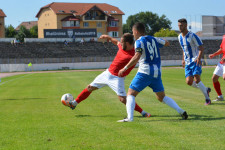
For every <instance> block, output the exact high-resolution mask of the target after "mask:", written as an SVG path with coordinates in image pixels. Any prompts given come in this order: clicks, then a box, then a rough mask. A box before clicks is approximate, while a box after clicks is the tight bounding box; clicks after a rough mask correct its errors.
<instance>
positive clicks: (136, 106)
mask: <svg viewBox="0 0 225 150" xmlns="http://www.w3.org/2000/svg"><path fill="white" fill-rule="evenodd" d="M134 110H136V111H138V112H139V113H141V112H142V111H143V109H142V108H141V107H140V106H139V105H138V104H137V103H136V104H135V108H134Z"/></svg>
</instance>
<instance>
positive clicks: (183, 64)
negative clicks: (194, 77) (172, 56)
mask: <svg viewBox="0 0 225 150" xmlns="http://www.w3.org/2000/svg"><path fill="white" fill-rule="evenodd" d="M182 67H183V68H184V67H185V60H184V52H183V58H182Z"/></svg>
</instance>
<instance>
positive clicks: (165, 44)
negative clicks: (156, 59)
mask: <svg viewBox="0 0 225 150" xmlns="http://www.w3.org/2000/svg"><path fill="white" fill-rule="evenodd" d="M155 39H156V41H157V42H158V44H159V48H161V47H163V46H170V42H168V41H167V40H164V39H160V38H156V37H155Z"/></svg>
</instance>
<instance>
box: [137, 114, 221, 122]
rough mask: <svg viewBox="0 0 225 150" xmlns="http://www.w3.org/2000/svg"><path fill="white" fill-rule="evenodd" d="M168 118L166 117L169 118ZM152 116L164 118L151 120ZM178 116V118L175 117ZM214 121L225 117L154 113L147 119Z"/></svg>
mask: <svg viewBox="0 0 225 150" xmlns="http://www.w3.org/2000/svg"><path fill="white" fill-rule="evenodd" d="M167 117H168V119H165V118H167ZM137 118H143V117H141V116H138V117H137ZM151 118H163V119H161V120H151ZM174 118H176V119H174ZM193 120H196V121H214V120H225V117H215V116H210V115H196V114H189V115H188V119H187V120H183V119H181V117H180V118H179V116H178V115H152V116H151V117H150V118H149V120H147V121H193Z"/></svg>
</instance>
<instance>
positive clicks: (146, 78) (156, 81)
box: [130, 72, 164, 92]
mask: <svg viewBox="0 0 225 150" xmlns="http://www.w3.org/2000/svg"><path fill="white" fill-rule="evenodd" d="M147 86H149V87H150V88H152V90H153V92H163V91H164V87H163V84H162V80H161V77H158V78H153V77H152V76H150V75H147V74H144V73H140V72H138V73H137V74H136V76H135V77H134V79H133V80H132V82H131V84H130V88H131V89H133V90H135V91H138V92H141V91H142V90H143V89H144V88H146V87H147Z"/></svg>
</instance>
